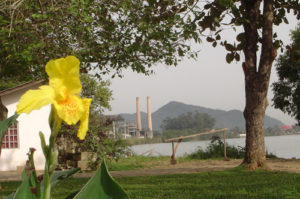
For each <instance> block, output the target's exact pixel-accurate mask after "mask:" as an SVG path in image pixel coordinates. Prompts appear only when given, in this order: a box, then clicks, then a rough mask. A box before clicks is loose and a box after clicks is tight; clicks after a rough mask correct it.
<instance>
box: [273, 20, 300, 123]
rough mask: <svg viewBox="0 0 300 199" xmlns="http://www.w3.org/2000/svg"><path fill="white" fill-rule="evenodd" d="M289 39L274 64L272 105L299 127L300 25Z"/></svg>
mask: <svg viewBox="0 0 300 199" xmlns="http://www.w3.org/2000/svg"><path fill="white" fill-rule="evenodd" d="M291 37H292V43H291V45H289V47H288V49H287V51H286V52H285V53H284V54H283V55H280V57H279V58H278V62H277V64H276V70H277V74H278V77H279V80H278V82H275V83H273V92H274V97H273V102H274V104H273V105H274V107H275V108H278V109H280V110H282V111H283V112H285V113H288V114H289V115H291V116H293V117H294V118H295V119H296V120H297V123H298V125H300V24H299V25H298V27H297V29H296V30H294V31H292V34H291Z"/></svg>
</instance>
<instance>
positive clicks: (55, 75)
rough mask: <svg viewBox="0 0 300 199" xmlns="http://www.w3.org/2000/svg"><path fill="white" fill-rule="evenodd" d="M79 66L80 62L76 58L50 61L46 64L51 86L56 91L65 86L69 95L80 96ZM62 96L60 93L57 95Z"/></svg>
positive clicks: (69, 57) (70, 57)
mask: <svg viewBox="0 0 300 199" xmlns="http://www.w3.org/2000/svg"><path fill="white" fill-rule="evenodd" d="M79 64H80V62H79V60H78V59H77V58H76V57H74V56H68V57H66V58H60V59H56V60H50V61H49V62H48V63H47V64H46V72H47V74H48V76H49V85H50V86H51V87H53V88H54V89H55V90H59V88H61V87H62V86H64V87H66V91H67V92H68V94H80V92H81V84H80V79H79ZM60 94H61V93H60V92H58V93H57V95H58V96H59V95H60ZM60 97H63V96H60Z"/></svg>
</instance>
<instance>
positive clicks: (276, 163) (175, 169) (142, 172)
mask: <svg viewBox="0 0 300 199" xmlns="http://www.w3.org/2000/svg"><path fill="white" fill-rule="evenodd" d="M241 162H242V160H240V159H238V160H237V159H231V160H229V161H224V160H201V161H191V162H182V163H180V162H179V163H177V164H176V165H171V164H170V163H169V162H167V161H162V162H160V164H159V166H154V167H152V168H149V169H138V170H131V171H111V172H110V173H111V175H112V176H114V177H122V176H124V177H125V176H126V177H130V176H132V177H133V176H150V175H166V174H180V173H197V172H207V171H219V170H225V169H229V168H234V167H236V166H238V165H240V164H241ZM267 163H268V166H269V167H270V169H271V170H273V171H286V172H296V173H300V159H298V160H296V159H289V160H286V159H273V160H267ZM93 175H94V173H93V172H88V173H77V174H75V175H74V177H79V178H82V177H92V176H93ZM12 180H21V178H20V173H17V172H0V182H1V181H12Z"/></svg>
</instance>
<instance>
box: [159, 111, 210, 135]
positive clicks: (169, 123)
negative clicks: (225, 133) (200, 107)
mask: <svg viewBox="0 0 300 199" xmlns="http://www.w3.org/2000/svg"><path fill="white" fill-rule="evenodd" d="M214 124H215V119H214V118H212V117H211V116H210V115H208V114H207V113H199V112H198V111H196V112H194V113H192V112H189V113H187V114H181V115H179V116H177V117H175V118H169V117H168V118H166V119H165V120H164V121H163V122H162V125H161V127H162V129H163V133H162V137H163V138H164V139H168V138H173V137H179V136H186V135H192V134H195V133H200V132H203V131H206V130H210V129H212V128H213V126H214ZM204 137H206V138H208V137H210V136H204ZM202 138H203V137H202ZM196 139H197V138H196Z"/></svg>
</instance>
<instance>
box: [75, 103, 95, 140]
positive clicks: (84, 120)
mask: <svg viewBox="0 0 300 199" xmlns="http://www.w3.org/2000/svg"><path fill="white" fill-rule="evenodd" d="M91 101H92V99H87V98H85V99H82V103H83V106H84V113H83V114H82V117H81V118H80V126H79V129H78V133H77V137H78V138H79V139H81V140H83V139H84V138H85V136H86V132H87V130H88V126H89V113H90V104H91Z"/></svg>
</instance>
